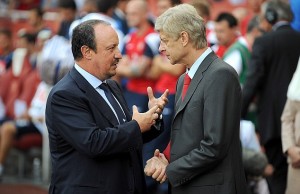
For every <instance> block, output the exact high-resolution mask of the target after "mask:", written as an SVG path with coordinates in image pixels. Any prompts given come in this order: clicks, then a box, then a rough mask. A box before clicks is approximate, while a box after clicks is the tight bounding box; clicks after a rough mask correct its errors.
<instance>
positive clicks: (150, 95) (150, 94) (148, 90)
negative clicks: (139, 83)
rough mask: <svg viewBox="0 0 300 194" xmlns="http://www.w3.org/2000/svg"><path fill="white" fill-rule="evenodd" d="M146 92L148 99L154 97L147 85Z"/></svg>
mask: <svg viewBox="0 0 300 194" xmlns="http://www.w3.org/2000/svg"><path fill="white" fill-rule="evenodd" d="M147 93H148V98H149V100H152V99H153V98H155V97H154V94H153V90H152V88H151V87H147Z"/></svg>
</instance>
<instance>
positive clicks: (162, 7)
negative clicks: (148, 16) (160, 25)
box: [156, 0, 172, 15]
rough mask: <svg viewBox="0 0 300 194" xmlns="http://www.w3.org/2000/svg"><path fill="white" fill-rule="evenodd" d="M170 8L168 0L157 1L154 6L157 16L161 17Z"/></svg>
mask: <svg viewBox="0 0 300 194" xmlns="http://www.w3.org/2000/svg"><path fill="white" fill-rule="evenodd" d="M170 7H172V4H171V1H170V0H158V1H157V4H156V8H157V15H161V14H162V13H164V12H165V11H166V10H167V9H169V8H170Z"/></svg>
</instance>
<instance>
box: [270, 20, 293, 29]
mask: <svg viewBox="0 0 300 194" xmlns="http://www.w3.org/2000/svg"><path fill="white" fill-rule="evenodd" d="M286 25H289V22H287V21H279V22H277V23H276V24H274V25H273V27H272V30H273V31H276V30H277V29H278V28H280V27H281V26H286Z"/></svg>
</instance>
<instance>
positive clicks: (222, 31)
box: [215, 20, 236, 46]
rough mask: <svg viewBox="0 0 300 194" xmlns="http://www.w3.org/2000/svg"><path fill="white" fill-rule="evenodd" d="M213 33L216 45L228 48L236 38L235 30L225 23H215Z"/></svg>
mask: <svg viewBox="0 0 300 194" xmlns="http://www.w3.org/2000/svg"><path fill="white" fill-rule="evenodd" d="M215 32H216V35H217V39H218V43H219V44H220V45H222V46H230V44H232V43H233V41H234V40H235V38H236V28H235V27H233V28H230V27H229V24H228V22H227V21H224V20H223V21H220V22H216V24H215Z"/></svg>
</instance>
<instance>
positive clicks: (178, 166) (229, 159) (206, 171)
mask: <svg viewBox="0 0 300 194" xmlns="http://www.w3.org/2000/svg"><path fill="white" fill-rule="evenodd" d="M155 28H156V30H157V31H158V32H159V34H160V38H161V44H160V47H159V49H160V52H163V53H164V54H166V56H167V57H168V58H169V60H170V62H171V64H178V63H179V64H185V65H186V69H187V71H186V73H185V74H184V75H182V76H181V77H180V78H179V80H178V83H177V91H176V97H175V116H174V119H173V122H172V129H171V151H170V153H171V155H170V163H169V164H168V161H167V160H166V159H165V156H164V155H163V154H161V153H159V152H158V151H156V153H155V155H154V157H153V158H151V159H150V160H148V161H147V165H146V167H145V169H144V171H145V173H146V175H149V176H152V178H154V179H156V180H157V181H160V182H163V181H164V180H165V179H166V178H168V181H169V183H170V189H171V193H172V194H213V193H217V194H246V193H247V190H246V189H247V186H246V180H245V174H244V169H243V165H242V154H241V144H240V140H239V125H240V124H239V123H240V106H241V88H240V84H239V79H238V76H237V74H236V72H235V70H234V69H233V68H232V67H231V66H230V65H228V64H227V63H225V62H224V61H222V60H220V59H219V58H218V57H217V56H216V55H215V53H213V52H212V50H211V49H210V48H208V47H207V41H206V35H205V24H204V21H203V19H202V18H201V17H200V16H199V15H198V14H197V12H196V10H195V8H194V7H193V6H191V5H188V4H181V5H178V6H176V7H173V8H170V9H168V10H167V11H166V12H165V13H163V14H162V15H161V16H160V17H158V18H157V20H156V23H155ZM188 77H189V78H188ZM188 80H190V84H189V85H188ZM186 88H187V89H186ZM185 91H187V92H186V93H185Z"/></svg>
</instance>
